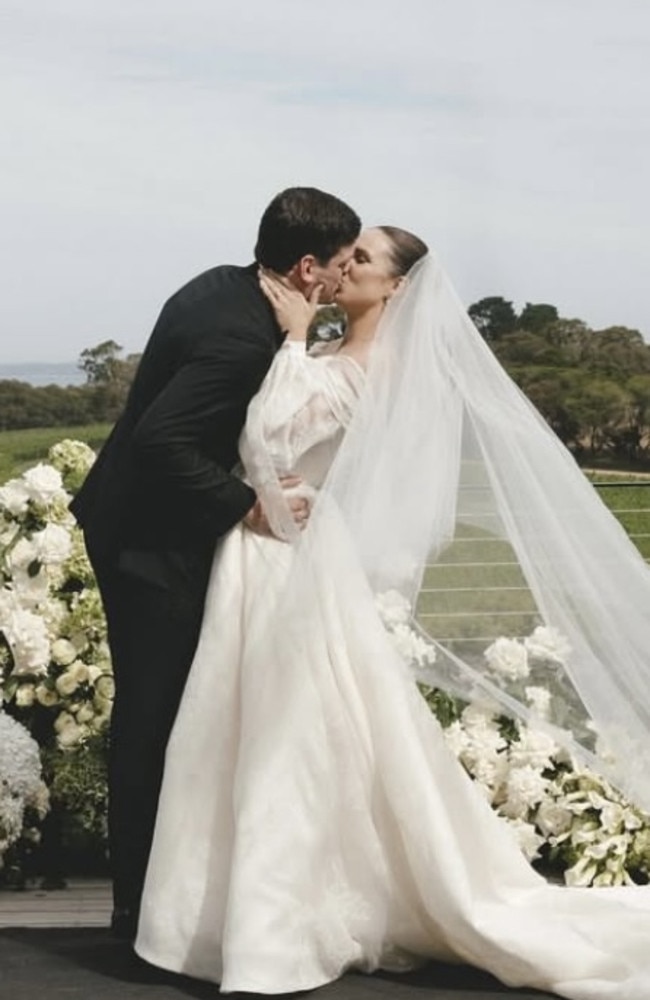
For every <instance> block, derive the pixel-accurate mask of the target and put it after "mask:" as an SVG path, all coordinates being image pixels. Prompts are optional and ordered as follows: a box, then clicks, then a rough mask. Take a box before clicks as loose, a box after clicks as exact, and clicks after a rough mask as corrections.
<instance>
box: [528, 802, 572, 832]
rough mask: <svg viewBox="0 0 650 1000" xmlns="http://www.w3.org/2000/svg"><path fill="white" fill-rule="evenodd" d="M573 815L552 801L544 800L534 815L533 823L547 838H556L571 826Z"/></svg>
mask: <svg viewBox="0 0 650 1000" xmlns="http://www.w3.org/2000/svg"><path fill="white" fill-rule="evenodd" d="M572 821H573V813H572V812H570V811H569V810H568V809H565V808H564V807H563V806H561V805H560V804H559V803H558V802H554V801H553V800H552V799H544V800H543V801H542V802H541V803H540V805H539V808H538V810H537V813H536V815H535V822H536V823H537V826H538V827H539V828H540V830H541V831H542V833H543V834H545V836H547V837H557V836H559V835H560V834H561V833H566V831H567V830H568V829H569V827H570V826H571V823H572Z"/></svg>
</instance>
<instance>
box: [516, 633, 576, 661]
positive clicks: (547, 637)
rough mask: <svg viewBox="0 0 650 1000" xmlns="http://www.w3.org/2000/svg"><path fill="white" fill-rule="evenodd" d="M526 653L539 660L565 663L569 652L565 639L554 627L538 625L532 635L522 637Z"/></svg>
mask: <svg viewBox="0 0 650 1000" xmlns="http://www.w3.org/2000/svg"><path fill="white" fill-rule="evenodd" d="M524 645H525V647H526V649H527V650H528V655H529V656H533V657H537V658H539V659H540V660H553V662H554V663H565V662H566V660H567V657H568V656H569V654H570V652H571V646H570V645H569V643H568V641H567V639H566V638H565V637H564V636H563V635H562V633H561V632H558V630H557V629H556V628H550V627H548V626H546V625H538V626H537V628H536V629H535V630H534V632H533V633H532V635H529V636H528V637H527V638H526V639H524Z"/></svg>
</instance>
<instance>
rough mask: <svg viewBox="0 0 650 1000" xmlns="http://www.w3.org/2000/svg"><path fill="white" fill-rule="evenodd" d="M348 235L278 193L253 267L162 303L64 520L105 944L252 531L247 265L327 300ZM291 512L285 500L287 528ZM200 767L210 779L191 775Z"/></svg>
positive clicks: (255, 344)
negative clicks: (107, 885)
mask: <svg viewBox="0 0 650 1000" xmlns="http://www.w3.org/2000/svg"><path fill="white" fill-rule="evenodd" d="M359 229H360V221H359V219H358V217H357V215H356V214H355V213H354V212H353V211H352V209H351V208H349V207H348V206H347V205H346V204H344V203H343V202H342V201H340V200H339V199H338V198H335V197H334V196H333V195H330V194H326V193H325V192H323V191H319V190H317V189H315V188H289V189H288V190H286V191H283V192H281V193H280V194H278V195H277V196H276V197H275V198H274V199H273V201H272V202H271V204H270V205H269V206H268V208H267V209H266V211H265V212H264V215H263V216H262V219H261V222H260V227H259V234H258V240H257V245H256V248H255V256H256V263H255V264H252V265H250V266H249V267H234V266H222V267H215V268H212V269H211V270H209V271H206V272H205V273H204V274H201V275H199V277H197V278H194V279H193V280H192V281H190V282H189V284H187V285H185V286H184V287H183V288H181V289H180V291H178V292H177V293H176V294H175V295H173V296H172V298H171V299H169V301H168V302H167V303H166V304H165V306H164V308H163V310H162V312H161V314H160V317H159V319H158V321H157V323H156V325H155V327H154V330H153V333H152V334H151V337H150V339H149V342H148V343H147V346H146V348H145V351H144V354H143V356H142V360H141V362H140V365H139V368H138V371H137V374H136V377H135V380H134V382H133V386H132V388H131V391H130V393H129V397H128V399H127V402H126V406H125V409H124V412H123V414H122V416H121V417H120V419H119V420H118V422H117V424H116V425H115V427H114V428H113V431H112V433H111V435H110V437H109V438H108V440H107V442H106V444H105V445H104V447H103V449H102V451H101V452H100V454H99V457H98V459H97V461H96V463H95V465H94V466H93V468H92V469H91V471H90V473H89V475H88V477H87V479H86V481H85V482H84V484H83V486H82V488H81V490H80V492H79V493H78V494H77V496H76V497H75V499H74V500H73V502H72V504H71V509H72V511H73V513H74V515H75V517H76V518H77V520H78V522H79V524H80V525H81V526H82V528H83V531H84V536H85V540H86V546H87V549H88V554H89V557H90V561H91V563H92V565H93V569H94V570H95V574H96V577H97V582H98V585H99V589H100V592H101V596H102V601H103V604H104V610H105V612H106V618H107V622H108V638H109V644H110V648H111V656H112V660H113V670H114V675H115V703H114V707H113V715H112V719H111V748H110V758H109V817H108V820H109V842H110V854H111V865H112V872H113V899H114V910H113V919H112V928H113V931H114V932H115V933H116V934H117V935H118V936H120V937H124V938H126V939H131V938H133V937H134V936H135V931H136V928H137V919H138V908H139V904H140V896H141V894H142V885H143V881H144V875H145V870H146V865H147V859H148V855H149V850H150V846H151V840H152V836H153V828H154V822H155V816H156V806H157V802H158V794H159V790H160V784H161V779H162V770H163V760H164V752H165V746H166V744H167V739H168V736H169V732H170V729H171V726H172V723H173V721H174V716H175V714H176V710H177V707H178V704H179V701H180V698H181V694H182V691H183V686H184V684H185V680H186V677H187V673H188V670H189V667H190V664H191V662H192V657H193V654H194V650H195V647H196V643H197V639H198V636H199V631H200V626H201V617H202V612H203V603H204V599H205V592H206V588H207V582H208V575H209V571H210V566H211V563H212V559H213V555H214V549H215V545H216V543H217V541H218V539H219V538H220V537H221V536H222V535H223V534H224V533H225V532H227V531H228V530H229V529H230V528H232V527H233V525H235V524H236V523H237V522H238V521H241V520H242V519H243V520H244V521H245V522H246V523H247V524H248V525H249V527H251V528H252V529H253V530H257V531H260V532H267V531H268V525H267V524H266V522H265V519H264V515H263V512H262V511H261V509H260V507H259V504H258V503H257V501H256V497H255V493H254V492H253V490H252V489H251V488H250V487H249V486H247V485H246V484H245V483H244V482H242V481H241V479H239V478H237V476H235V475H233V473H232V469H233V466H234V465H235V463H236V462H237V458H238V456H237V441H238V438H239V434H240V431H241V429H242V426H243V423H244V418H245V415H246V407H247V405H248V402H249V400H250V399H251V397H252V396H253V394H254V393H255V392H256V391H257V389H258V387H259V385H260V383H261V381H262V379H263V378H264V375H265V373H266V371H267V369H268V367H269V365H270V364H271V361H272V359H273V356H274V354H275V352H276V351H277V349H278V348H279V346H280V345H281V343H282V340H283V334H282V331H281V330H280V329H279V327H278V325H277V323H276V321H275V318H274V316H273V314H272V311H271V308H270V306H269V305H268V303H267V301H266V299H265V298H264V296H263V294H262V292H261V291H260V289H259V287H258V281H257V266H258V264H262V265H265V266H266V267H269V268H272V269H273V270H274V271H276V272H279V273H281V274H284V275H286V276H287V277H288V278H289V280H290V281H291V282H292V284H293V285H294V286H296V287H297V288H298V289H299V290H300V291H302V292H303V293H305V294H306V295H308V294H310V293H311V292H312V291H313V290H314V288H315V287H316V286H317V285H321V286H322V293H321V295H322V299H323V301H330V300H331V297H332V294H333V293H334V291H335V289H336V287H337V285H338V283H339V280H340V277H341V272H342V269H343V268H344V267H345V265H346V263H347V261H348V260H349V259H350V257H351V254H352V244H353V243H354V241H355V240H356V238H357V236H358V234H359ZM303 505H304V501H301V500H294V501H292V509H293V512H294V517H295V518H296V520H298V521H299V520H300V519H301V518H304V517H305V510H304V507H303ZM206 766H210V765H209V762H206Z"/></svg>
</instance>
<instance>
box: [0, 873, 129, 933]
mask: <svg viewBox="0 0 650 1000" xmlns="http://www.w3.org/2000/svg"><path fill="white" fill-rule="evenodd" d="M110 916H111V887H110V883H109V882H108V881H107V880H105V879H70V881H69V883H68V888H67V889H53V890H45V889H24V890H21V891H20V892H13V891H11V890H8V889H3V890H0V927H107V926H108V924H109V921H110Z"/></svg>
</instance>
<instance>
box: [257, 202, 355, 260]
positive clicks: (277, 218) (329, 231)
mask: <svg viewBox="0 0 650 1000" xmlns="http://www.w3.org/2000/svg"><path fill="white" fill-rule="evenodd" d="M360 230H361V220H360V218H359V216H358V215H357V213H356V212H354V211H353V210H352V209H351V208H350V206H349V205H346V204H345V202H344V201H341V199H340V198H336V197H335V196H334V195H333V194H327V192H326V191H319V190H318V188H311V187H293V188H287V189H286V191H281V192H280V194H276V196H275V198H274V199H273V201H272V202H271V204H270V205H269V206H268V208H267V209H266V211H265V212H264V215H263V216H262V219H261V222H260V228H259V232H258V235H257V243H256V245H255V259H256V261H257V262H258V264H263V265H264V266H265V267H270V268H272V269H273V270H274V271H279V272H280V273H281V274H284V273H286V272H287V271H289V270H290V269H291V268H292V267H293V265H294V264H296V263H297V262H298V261H299V260H300V258H301V257H304V256H305V255H306V254H313V255H314V257H316V259H317V260H318V261H319V262H320V263H321V264H325V263H327V261H328V260H330V258H331V257H333V256H334V254H335V253H337V252H338V251H339V250H340V249H341V247H344V246H347V245H348V244H350V243H354V241H355V240H356V238H357V236H358V235H359V232H360Z"/></svg>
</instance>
